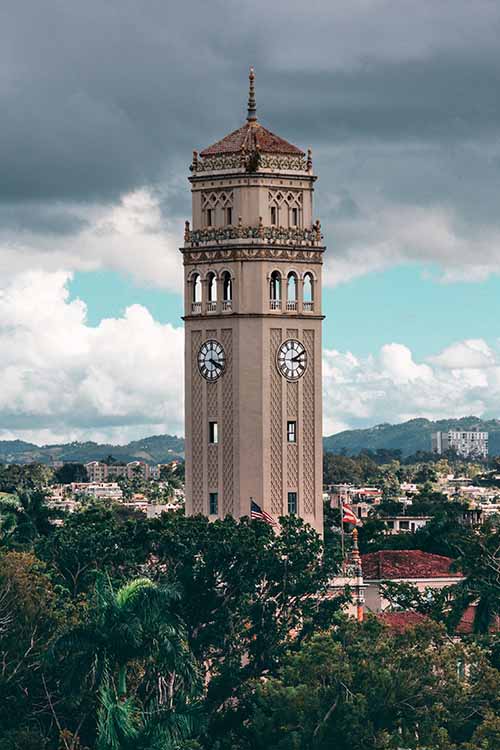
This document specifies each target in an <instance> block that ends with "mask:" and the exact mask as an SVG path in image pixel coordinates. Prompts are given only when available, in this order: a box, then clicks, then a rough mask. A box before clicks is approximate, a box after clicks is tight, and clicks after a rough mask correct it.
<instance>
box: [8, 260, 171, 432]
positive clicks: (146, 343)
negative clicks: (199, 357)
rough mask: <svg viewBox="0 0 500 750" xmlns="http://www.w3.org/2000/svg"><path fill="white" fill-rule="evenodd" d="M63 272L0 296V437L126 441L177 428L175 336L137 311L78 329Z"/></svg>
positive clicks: (79, 311) (24, 280) (82, 311)
mask: <svg viewBox="0 0 500 750" xmlns="http://www.w3.org/2000/svg"><path fill="white" fill-rule="evenodd" d="M70 278H71V275H70V274H69V273H65V272H56V273H47V272H41V271H32V272H25V273H22V274H19V275H18V276H17V277H16V278H15V279H14V280H11V281H10V282H9V283H8V284H7V286H6V287H5V288H4V289H3V290H0V351H1V352H2V368H1V369H0V425H1V429H0V436H1V437H2V438H9V437H12V436H16V437H23V438H25V439H29V440H35V442H37V441H44V440H54V439H55V440H57V439H64V440H68V439H113V440H119V441H122V440H125V441H126V440H128V439H132V438H135V437H141V436H143V435H147V434H154V433H161V432H170V433H179V432H182V430H183V378H182V365H183V356H184V354H183V351H184V343H183V330H182V328H174V327H173V326H171V325H169V324H167V325H161V324H160V323H158V322H156V321H155V320H154V319H153V318H152V316H151V314H150V313H149V312H148V310H147V309H146V308H144V307H142V306H141V305H132V306H131V307H129V308H127V309H126V311H125V313H124V315H123V317H122V318H110V319H105V320H102V321H101V323H100V324H99V325H98V326H97V327H91V326H89V325H88V324H87V322H86V318H85V316H86V306H85V304H84V303H83V302H82V301H80V300H71V301H70V300H69V293H68V290H67V282H68V281H69V279H70Z"/></svg>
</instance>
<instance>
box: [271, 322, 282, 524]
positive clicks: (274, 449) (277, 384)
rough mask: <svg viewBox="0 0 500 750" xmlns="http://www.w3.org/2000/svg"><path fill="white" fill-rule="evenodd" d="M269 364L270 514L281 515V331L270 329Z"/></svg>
mask: <svg viewBox="0 0 500 750" xmlns="http://www.w3.org/2000/svg"><path fill="white" fill-rule="evenodd" d="M269 343H270V351H269V362H270V367H271V404H270V415H271V460H270V472H271V476H270V488H271V513H273V514H274V515H278V516H279V515H281V514H282V513H283V406H282V387H283V378H282V377H281V375H280V374H279V372H278V368H277V367H276V352H277V350H278V347H279V345H280V344H281V329H280V328H271V340H270V342H269Z"/></svg>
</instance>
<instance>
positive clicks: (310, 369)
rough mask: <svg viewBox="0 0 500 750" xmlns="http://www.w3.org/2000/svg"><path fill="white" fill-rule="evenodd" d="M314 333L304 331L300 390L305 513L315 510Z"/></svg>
mask: <svg viewBox="0 0 500 750" xmlns="http://www.w3.org/2000/svg"><path fill="white" fill-rule="evenodd" d="M314 343H315V342H314V331H312V330H306V331H304V346H305V347H306V350H307V357H308V363H307V370H306V373H305V375H304V377H303V381H304V385H303V390H302V415H303V416H302V425H303V429H302V444H303V447H302V459H303V467H304V468H303V498H302V499H303V505H304V512H305V513H310V514H312V513H314V510H315V507H314V505H315V503H314V498H315V489H316V488H315V461H314V438H315V424H314V422H315V409H314V401H315V398H314V396H315V394H314V367H315V363H314Z"/></svg>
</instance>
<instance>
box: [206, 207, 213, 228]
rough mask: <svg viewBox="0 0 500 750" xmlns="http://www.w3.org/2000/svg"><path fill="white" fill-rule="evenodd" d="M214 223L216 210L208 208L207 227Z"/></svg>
mask: <svg viewBox="0 0 500 750" xmlns="http://www.w3.org/2000/svg"><path fill="white" fill-rule="evenodd" d="M213 223H214V210H213V208H207V227H212V226H213Z"/></svg>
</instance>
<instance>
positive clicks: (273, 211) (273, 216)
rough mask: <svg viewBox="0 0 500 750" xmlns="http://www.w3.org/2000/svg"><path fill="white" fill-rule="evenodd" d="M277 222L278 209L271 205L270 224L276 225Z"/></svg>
mask: <svg viewBox="0 0 500 750" xmlns="http://www.w3.org/2000/svg"><path fill="white" fill-rule="evenodd" d="M277 223H278V211H277V210H276V207H275V206H271V224H272V225H273V226H276V224H277Z"/></svg>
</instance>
